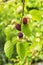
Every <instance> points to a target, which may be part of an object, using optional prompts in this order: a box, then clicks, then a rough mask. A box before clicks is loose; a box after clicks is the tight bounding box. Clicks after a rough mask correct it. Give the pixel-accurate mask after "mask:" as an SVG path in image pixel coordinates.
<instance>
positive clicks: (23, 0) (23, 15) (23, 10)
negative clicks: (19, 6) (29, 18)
mask: <svg viewBox="0 0 43 65" xmlns="http://www.w3.org/2000/svg"><path fill="white" fill-rule="evenodd" d="M24 6H25V0H23V12H22V16H24Z"/></svg>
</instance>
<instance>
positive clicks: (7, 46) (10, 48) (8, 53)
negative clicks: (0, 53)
mask: <svg viewBox="0 0 43 65" xmlns="http://www.w3.org/2000/svg"><path fill="white" fill-rule="evenodd" d="M13 49H14V46H13V44H12V43H11V41H7V42H6V43H5V46H4V52H5V54H6V56H7V57H8V58H11V57H12V54H13Z"/></svg>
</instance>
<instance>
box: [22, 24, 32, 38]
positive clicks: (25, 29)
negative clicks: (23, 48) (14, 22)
mask: <svg viewBox="0 0 43 65" xmlns="http://www.w3.org/2000/svg"><path fill="white" fill-rule="evenodd" d="M22 32H23V33H24V34H25V35H26V36H27V37H30V35H31V30H30V28H29V24H26V25H24V24H22Z"/></svg>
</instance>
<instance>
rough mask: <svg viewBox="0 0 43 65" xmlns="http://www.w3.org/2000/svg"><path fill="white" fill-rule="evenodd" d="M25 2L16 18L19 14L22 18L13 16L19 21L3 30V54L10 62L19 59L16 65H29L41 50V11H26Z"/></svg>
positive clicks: (24, 1) (24, 0)
mask: <svg viewBox="0 0 43 65" xmlns="http://www.w3.org/2000/svg"><path fill="white" fill-rule="evenodd" d="M26 2H27V1H26V0H23V1H22V5H23V6H22V8H21V9H22V11H21V12H20V13H18V16H19V15H21V14H22V16H21V17H20V18H19V17H18V16H15V18H17V17H18V18H17V20H18V19H20V21H19V22H16V21H13V24H10V25H8V26H6V28H5V30H4V33H5V35H6V43H5V46H4V51H5V54H6V56H7V57H8V58H9V59H10V60H12V58H13V59H14V58H15V57H16V60H18V59H19V61H18V63H17V64H18V65H31V63H32V60H33V59H35V58H37V57H38V55H39V52H40V51H41V49H42V39H43V38H42V32H43V31H42V30H41V26H42V25H41V23H40V21H41V19H42V14H41V10H40V8H39V10H37V9H32V10H29V11H27V10H26V7H27V5H26ZM27 4H28V2H27ZM28 5H29V4H28ZM28 8H29V7H28ZM27 12H28V13H27ZM40 43H41V45H40ZM15 47H16V48H15ZM14 48H15V49H14ZM15 50H16V52H15ZM15 53H16V56H15ZM13 55H14V57H13ZM13 61H14V60H13ZM14 62H15V61H14Z"/></svg>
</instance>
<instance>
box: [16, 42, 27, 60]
mask: <svg viewBox="0 0 43 65" xmlns="http://www.w3.org/2000/svg"><path fill="white" fill-rule="evenodd" d="M16 48H17V53H18V55H19V57H20V59H21V60H24V58H25V57H26V54H27V51H28V43H27V42H18V43H17V45H16Z"/></svg>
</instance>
